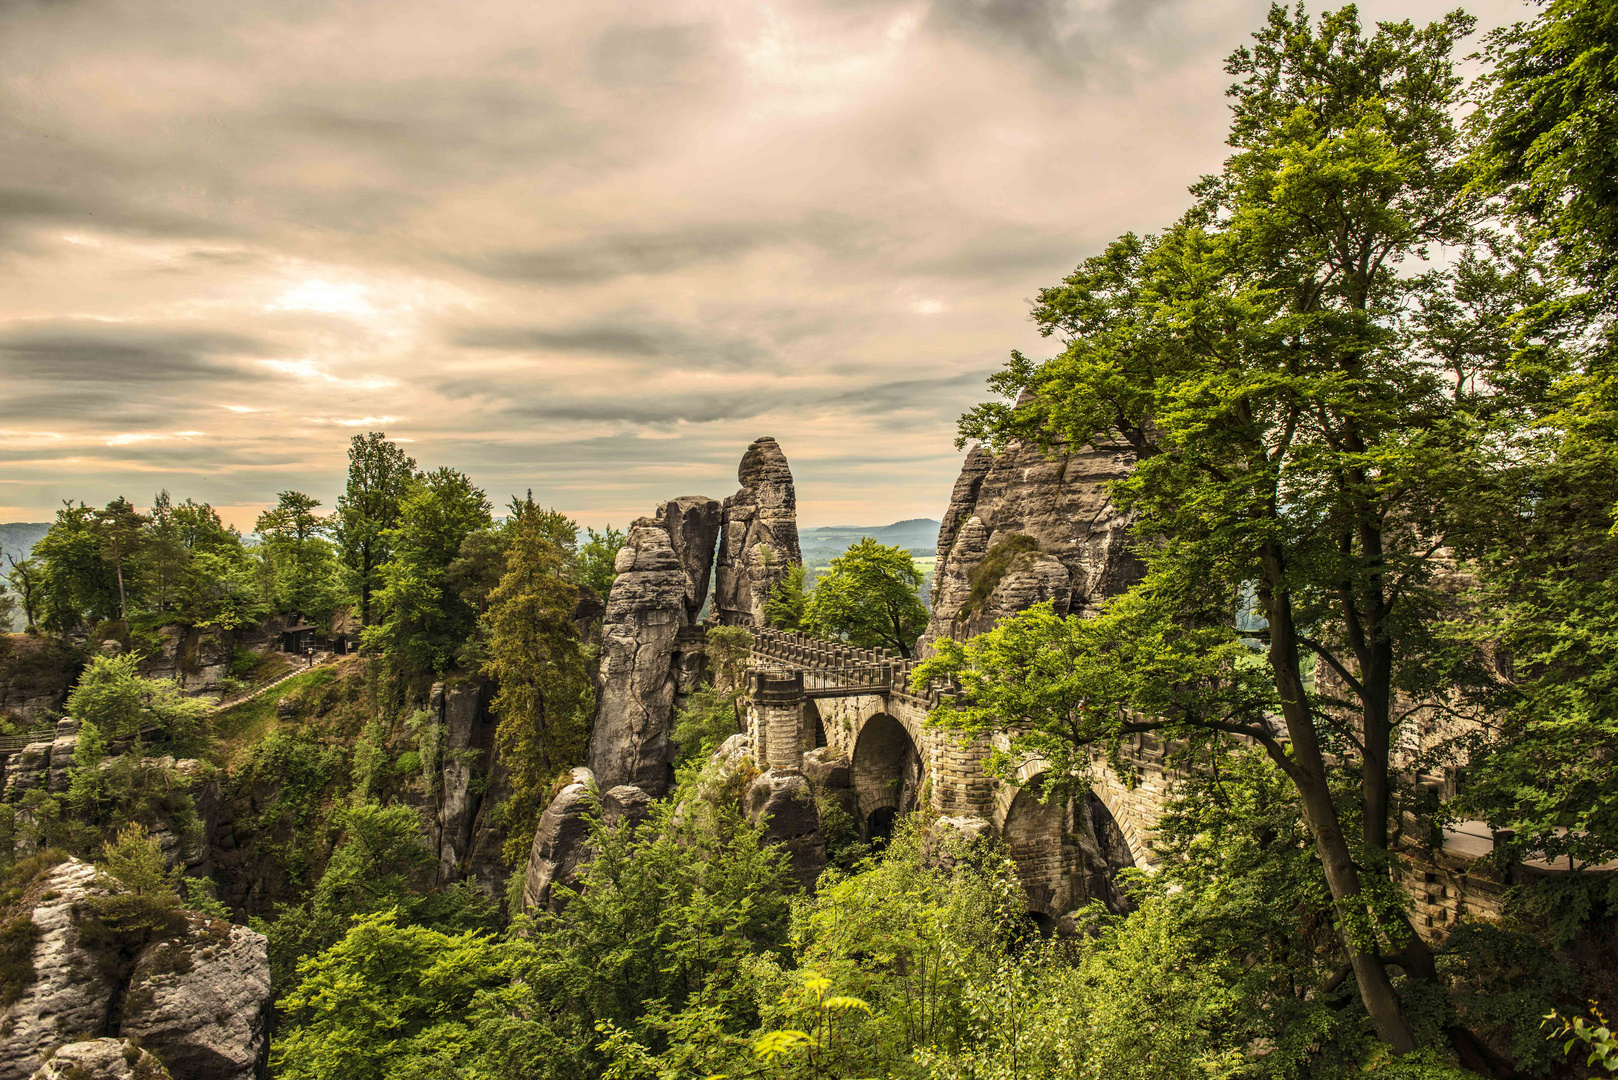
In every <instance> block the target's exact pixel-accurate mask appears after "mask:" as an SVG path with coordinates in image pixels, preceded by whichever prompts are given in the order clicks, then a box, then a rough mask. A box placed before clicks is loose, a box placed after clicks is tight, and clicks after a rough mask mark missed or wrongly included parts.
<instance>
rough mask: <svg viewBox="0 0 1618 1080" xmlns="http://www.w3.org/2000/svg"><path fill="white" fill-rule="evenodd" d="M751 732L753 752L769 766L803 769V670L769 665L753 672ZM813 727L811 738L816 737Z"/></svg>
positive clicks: (784, 768) (749, 718)
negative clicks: (781, 668)
mask: <svg viewBox="0 0 1618 1080" xmlns="http://www.w3.org/2000/svg"><path fill="white" fill-rule="evenodd" d="M748 696H749V697H750V698H751V699H752V703H753V704H752V708H750V709H749V710H748V735H749V736H750V737H751V739H752V741H753V753H754V756H755V757H756V758H757V759H758V760H759V762H760V764H763V765H764V766H765V767H767V768H771V769H783V770H788V771H792V772H797V771H800V770H801V769H802V768H803V743H804V733H803V718H804V708H803V704H804V696H803V672H802V671H782V670H779V669H774V668H766V669H764V670H761V671H754V672H752V676H751V682H750V685H749V687H748ZM813 735H814V733H813V730H812V729H811V731H810V740H811V741H812V740H813Z"/></svg>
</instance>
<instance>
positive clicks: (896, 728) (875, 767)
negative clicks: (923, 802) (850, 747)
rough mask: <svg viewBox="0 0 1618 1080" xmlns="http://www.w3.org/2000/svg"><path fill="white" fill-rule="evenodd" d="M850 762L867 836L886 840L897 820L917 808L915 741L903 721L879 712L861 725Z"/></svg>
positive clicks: (918, 775) (918, 773)
mask: <svg viewBox="0 0 1618 1080" xmlns="http://www.w3.org/2000/svg"><path fill="white" fill-rule="evenodd" d="M851 764H852V766H853V769H852V771H853V779H854V793H855V795H856V796H857V797H858V798H859V804H860V816H861V817H862V818H863V819H864V821H863V824H864V832H865V838H866V839H868V840H871V839H878V840H886V839H887V838H888V837H890V836H892V835H893V826H894V823H895V822H896V821H897V820H898V819H899V818H900V817H902V816H903V815H905V814H908V813H910V812H911V811H912V810H914V809H916V801H917V798H918V796H919V795H920V791H921V755H919V754H918V753H917V752H916V744H915V742H914V741H913V740H912V739H911V738H910V733H909V732H908V731H906V730H905V728H904V725H903V724H901V723H899V721H897V720H895V719H894V718H893V717H891V716H889V715H887V714H886V713H878V714H876V715H875V716H873V717H871V719H869V720H867V721H866V722H865V725H864V726H863V727H862V728H860V734H859V738H858V739H857V740H856V741H855V743H854V754H853V758H852V760H851Z"/></svg>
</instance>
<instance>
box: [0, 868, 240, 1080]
mask: <svg viewBox="0 0 1618 1080" xmlns="http://www.w3.org/2000/svg"><path fill="white" fill-rule="evenodd" d="M97 891H98V887H97V886H96V884H95V871H94V869H93V868H91V867H90V866H89V865H88V864H87V863H83V862H80V861H79V860H77V859H69V860H67V861H66V862H63V863H61V864H60V865H58V866H55V867H53V868H51V869H50V870H49V871H47V872H45V873H43V874H41V875H40V877H39V878H38V879H36V881H35V882H34V884H33V885H32V886H30V887H29V888H28V889H27V890H26V891H25V893H24V895H23V898H22V901H21V905H20V906H21V907H22V909H23V910H24V911H26V912H27V913H28V918H30V919H31V921H32V922H33V926H34V946H33V951H32V954H31V956H30V957H29V967H30V970H31V973H32V977H31V978H30V979H27V980H25V981H26V985H25V986H23V987H22V988H21V992H20V993H19V995H18V996H17V997H16V999H15V1000H14V1001H12V1002H11V1004H9V1005H8V1006H7V1007H6V1008H5V1010H4V1012H0V1080H23V1078H24V1077H27V1076H29V1075H30V1074H32V1073H33V1072H34V1070H35V1069H37V1068H39V1067H40V1066H41V1065H42V1064H43V1063H44V1058H45V1054H46V1053H47V1052H48V1051H49V1050H51V1049H52V1048H54V1047H56V1046H60V1045H61V1044H63V1043H66V1042H69V1041H70V1040H74V1039H82V1038H85V1037H90V1038H95V1037H105V1036H109V1035H112V1034H113V1033H114V1030H115V1027H114V1025H118V1026H117V1028H116V1030H117V1031H118V1034H119V1035H120V1036H123V1037H134V1038H138V1039H139V1041H140V1045H142V1046H144V1047H145V1048H146V1049H147V1050H149V1051H151V1052H152V1053H153V1054H154V1055H156V1056H157V1057H158V1058H159V1059H160V1060H161V1061H162V1062H163V1063H164V1064H166V1065H168V1066H170V1067H171V1068H172V1070H173V1072H174V1074H175V1075H176V1076H183V1077H186V1078H187V1080H251V1078H252V1077H254V1076H255V1075H256V1073H257V1072H258V1070H259V1068H260V1067H261V1065H262V1063H263V1060H264V1055H265V1051H266V1049H267V1045H268V1042H267V1039H268V1010H269V1002H270V969H269V960H268V956H267V951H266V942H265V939H264V937H263V936H262V935H260V934H257V933H255V932H253V931H252V930H249V929H247V928H246V927H244V926H232V925H230V924H228V923H224V922H220V921H219V920H217V919H210V918H208V917H206V916H204V915H200V914H197V913H195V912H188V913H186V919H185V923H184V926H183V927H182V928H181V929H179V930H178V931H177V932H176V933H174V934H172V935H169V936H167V937H165V938H163V939H162V940H159V941H156V942H154V943H152V944H150V945H148V946H146V948H145V949H144V950H143V951H142V952H141V953H140V954H139V955H138V956H136V957H135V959H134V963H133V966H132V968H125V967H123V966H122V965H121V964H120V963H119V962H117V957H116V956H114V955H110V954H106V953H105V952H104V951H103V949H102V948H100V947H98V946H96V945H95V944H94V939H93V938H87V937H86V934H85V932H84V928H85V927H86V925H87V920H89V919H90V918H91V917H92V916H91V913H90V910H89V908H88V906H87V904H86V901H88V900H89V899H90V898H91V897H92V896H93V895H95V894H96V893H97ZM19 914H20V913H19ZM119 1045H122V1044H119ZM104 1049H105V1048H101V1049H97V1050H94V1055H95V1061H96V1062H97V1063H98V1064H97V1066H96V1067H97V1068H100V1067H101V1066H102V1065H103V1064H104V1065H106V1066H107V1067H108V1068H110V1069H111V1070H112V1071H111V1073H110V1075H113V1076H118V1075H121V1074H120V1073H119V1072H117V1070H116V1063H115V1062H113V1061H112V1060H111V1059H110V1058H109V1059H108V1060H107V1061H105V1062H102V1057H103V1056H104V1055H103V1054H102V1050H104ZM90 1052H91V1051H86V1053H90ZM70 1060H71V1059H70ZM86 1070H87V1072H89V1073H90V1074H91V1075H94V1070H92V1069H90V1068H89V1066H88V1065H87V1066H86ZM47 1075H48V1074H47Z"/></svg>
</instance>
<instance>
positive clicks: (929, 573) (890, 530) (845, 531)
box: [798, 518, 938, 604]
mask: <svg viewBox="0 0 1618 1080" xmlns="http://www.w3.org/2000/svg"><path fill="white" fill-rule="evenodd" d="M867 536H869V537H870V538H871V539H872V540H875V541H876V542H877V543H880V544H889V545H891V546H893V547H899V548H904V549H905V550H906V551H908V552H910V554H911V556H912V557H913V558H914V559H915V560H916V565H917V567H919V568H920V570H921V577H922V586H921V601H922V603H924V604H925V603H927V602H928V593H929V592H930V591H931V589H932V582H933V558H934V556H935V555H936V554H937V548H938V522H937V521H935V520H933V519H932V518H911V519H910V520H908V521H895V522H894V523H893V524H892V525H822V526H820V527H819V528H814V529H799V530H798V546H799V547H800V548H802V549H803V564H804V566H806V567H808V568H809V573H808V575H807V579H808V582H809V583H811V584H812V583H813V582H814V580H815V579H816V578H818V577H819V576H820V573H819V572H820V571H823V570H825V568H826V567H827V566H829V565H830V564H831V561H832V560H833V559H835V558H837V556H839V555H841V554H842V553H843V552H845V551H847V550H848V549H849V548H850V547H852V546H853V545H854V544H857V543H859V542H860V541H861V540H863V539H864V538H865V537H867Z"/></svg>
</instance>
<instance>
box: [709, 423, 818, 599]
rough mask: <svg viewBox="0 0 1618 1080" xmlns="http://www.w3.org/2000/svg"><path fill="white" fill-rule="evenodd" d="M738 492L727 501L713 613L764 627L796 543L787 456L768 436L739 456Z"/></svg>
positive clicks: (799, 555)
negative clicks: (767, 606) (767, 604)
mask: <svg viewBox="0 0 1618 1080" xmlns="http://www.w3.org/2000/svg"><path fill="white" fill-rule="evenodd" d="M736 477H737V479H738V480H740V481H741V485H742V487H741V490H740V491H738V492H737V493H736V494H734V495H732V496H731V497H730V498H728V499H726V500H725V506H724V512H723V518H724V520H723V531H722V535H721V537H720V541H719V558H718V562H717V565H716V567H715V583H714V613H715V615H716V616H717V618H718V621H719V622H721V623H724V624H725V625H727V626H763V625H764V601H765V600H767V599H768V598H769V595H770V590H772V589H774V588H775V586H776V584H777V583H779V582H780V580H781V579H782V578H784V577H786V575H787V571H789V570H790V569H791V568H792V567H794V566H796V565H798V564H800V563H802V562H803V552H802V550H801V549H800V548H799V546H798V496H797V492H796V490H795V489H794V488H793V486H792V470H791V469H790V468H789V467H788V466H787V458H786V455H785V454H783V453H782V452H781V447H780V446H779V445H777V443H776V441H775V440H774V439H772V438H770V437H769V436H765V437H764V438H762V439H759V440H758V441H756V442H755V443H753V445H752V446H750V447H748V448H747V453H745V454H743V455H742V461H741V465H740V466H739V467H738V468H737V470H736Z"/></svg>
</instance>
